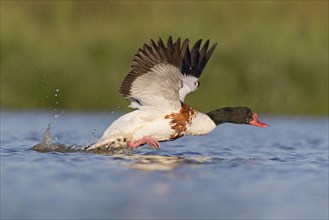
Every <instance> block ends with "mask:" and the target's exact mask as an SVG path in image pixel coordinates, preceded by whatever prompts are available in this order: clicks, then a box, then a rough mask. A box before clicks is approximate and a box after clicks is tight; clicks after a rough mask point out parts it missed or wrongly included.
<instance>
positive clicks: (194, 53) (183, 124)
mask: <svg viewBox="0 0 329 220" xmlns="http://www.w3.org/2000/svg"><path fill="white" fill-rule="evenodd" d="M201 42H202V40H201V39H200V40H198V41H197V42H196V43H195V44H194V46H193V47H192V49H191V50H190V49H189V40H188V39H186V40H184V42H183V43H182V45H181V41H180V38H178V39H177V41H176V42H173V40H172V38H171V37H169V39H168V41H167V45H166V46H165V44H164V43H163V41H162V39H161V38H159V40H158V43H157V44H156V43H155V42H154V41H153V40H151V42H150V44H149V45H147V44H144V46H143V48H142V49H139V50H138V52H137V54H136V55H135V57H134V59H133V64H132V66H131V67H132V69H131V71H130V72H129V73H128V75H127V76H126V77H125V78H124V80H123V82H122V84H121V87H120V93H121V94H122V95H123V96H124V97H125V98H126V99H128V100H129V101H130V106H129V107H131V108H135V109H136V110H134V111H132V112H129V113H127V114H125V115H123V116H121V117H120V118H118V119H117V120H116V121H114V122H113V123H112V124H111V125H110V126H109V127H108V128H107V129H106V131H105V132H104V134H103V136H102V137H101V138H100V139H99V140H98V141H97V142H96V143H95V144H93V145H91V146H90V147H89V148H88V150H95V149H97V148H102V149H108V148H123V147H128V148H137V147H139V146H141V145H143V144H149V146H150V147H151V148H155V149H160V143H159V142H162V141H171V140H175V139H177V138H180V137H182V136H184V135H204V134H207V133H209V132H211V131H212V130H213V129H214V128H215V127H216V126H217V125H219V124H222V123H226V122H229V123H236V124H250V125H254V126H258V127H267V126H268V124H266V123H263V122H260V121H258V116H257V114H256V113H254V112H253V111H252V110H250V109H249V108H247V107H225V108H221V109H217V110H214V111H211V112H208V113H202V112H199V111H197V110H195V109H193V108H192V107H190V106H189V105H188V104H186V103H184V99H185V96H186V95H187V94H188V93H190V92H193V91H195V90H197V89H198V87H199V85H200V83H199V78H200V76H201V74H202V72H203V70H204V68H205V66H206V64H207V62H208V60H209V58H210V57H211V55H212V53H213V52H214V50H215V48H216V45H217V43H215V44H213V45H212V46H211V47H210V49H208V47H209V40H207V41H206V42H205V43H204V45H203V46H202V48H201V47H200V46H201ZM200 48H201V49H200Z"/></svg>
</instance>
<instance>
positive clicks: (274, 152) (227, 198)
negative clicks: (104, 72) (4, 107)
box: [0, 111, 328, 219]
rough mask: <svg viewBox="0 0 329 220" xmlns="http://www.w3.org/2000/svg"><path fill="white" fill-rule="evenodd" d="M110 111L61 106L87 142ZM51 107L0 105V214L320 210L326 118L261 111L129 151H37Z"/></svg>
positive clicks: (126, 215)
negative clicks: (254, 121) (247, 120)
mask: <svg viewBox="0 0 329 220" xmlns="http://www.w3.org/2000/svg"><path fill="white" fill-rule="evenodd" d="M116 117H118V115H117V114H110V113H100V112H88V113H79V112H72V113H69V112H65V113H64V114H62V115H61V116H60V117H59V118H58V120H56V121H55V122H54V123H53V124H52V131H51V132H52V135H53V139H54V140H53V141H54V142H60V143H64V144H66V145H73V144H79V145H85V146H86V145H89V144H91V143H93V142H95V141H96V139H97V137H100V135H101V134H102V132H103V131H104V130H105V129H106V127H107V126H108V125H109V124H110V123H111V122H112V121H113V120H114V119H115V118H116ZM53 119H54V117H53V114H52V113H51V112H38V111H34V112H9V111H1V151H0V153H1V219H136V218H138V219H146V218H148V219H157V218H161V219H164V218H166V219H206V218H212V219H328V118H327V117H274V116H267V117H264V116H263V117H262V115H260V120H262V121H264V122H268V123H269V124H270V125H271V127H269V128H266V129H261V128H256V127H252V126H247V125H243V126H241V125H229V124H225V125H221V126H219V127H217V128H216V129H215V130H214V131H213V132H212V133H210V134H208V135H206V136H202V137H184V138H182V139H179V140H176V141H173V142H166V143H161V150H160V151H155V150H151V149H149V148H147V147H142V148H140V149H138V150H137V151H136V152H134V154H133V155H109V154H106V155H103V154H93V153H85V152H76V153H59V152H50V153H39V152H36V151H33V150H30V149H31V147H32V146H34V145H36V144H37V143H39V142H40V140H41V139H42V137H43V133H44V131H45V129H46V128H47V125H48V123H49V122H51V121H52V120H53Z"/></svg>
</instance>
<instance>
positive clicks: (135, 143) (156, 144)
mask: <svg viewBox="0 0 329 220" xmlns="http://www.w3.org/2000/svg"><path fill="white" fill-rule="evenodd" d="M142 144H148V145H150V147H151V148H153V149H157V150H160V143H159V142H158V141H156V140H155V139H153V138H152V137H150V136H145V137H143V138H142V139H140V140H138V141H129V142H128V147H130V148H137V147H139V146H140V145H142Z"/></svg>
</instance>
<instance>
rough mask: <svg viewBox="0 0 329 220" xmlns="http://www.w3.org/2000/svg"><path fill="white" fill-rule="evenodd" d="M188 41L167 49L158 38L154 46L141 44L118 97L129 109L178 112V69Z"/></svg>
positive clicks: (179, 73) (176, 43) (170, 45)
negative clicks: (171, 110)
mask: <svg viewBox="0 0 329 220" xmlns="http://www.w3.org/2000/svg"><path fill="white" fill-rule="evenodd" d="M187 47H188V40H187V39H186V40H184V42H183V43H182V45H181V43H180V38H178V39H177V41H176V42H175V43H173V41H172V38H171V37H169V39H168V42H167V46H165V45H164V43H163V41H162V40H161V38H159V40H158V44H156V43H155V42H154V41H153V40H151V43H150V45H147V44H144V46H143V49H139V51H138V53H137V54H136V55H135V57H134V59H133V64H132V66H131V67H132V69H131V71H130V72H129V73H128V75H127V76H126V77H125V78H124V80H123V82H122V84H121V87H120V93H121V94H122V95H123V96H124V97H125V98H126V99H129V100H130V101H131V104H130V107H132V108H143V107H151V108H167V109H168V108H169V109H177V108H180V106H181V103H180V100H179V89H180V88H181V87H182V81H181V71H180V70H181V68H182V63H183V58H184V55H185V52H186V49H187Z"/></svg>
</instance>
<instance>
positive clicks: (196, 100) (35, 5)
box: [1, 1, 328, 114]
mask: <svg viewBox="0 0 329 220" xmlns="http://www.w3.org/2000/svg"><path fill="white" fill-rule="evenodd" d="M169 35H172V36H173V37H174V38H175V39H176V38H177V37H181V38H189V39H190V41H191V42H192V43H193V42H194V41H196V40H197V39H199V38H203V39H210V40H211V42H218V46H217V49H216V51H215V53H214V55H213V57H212V58H211V60H210V62H209V63H208V66H207V67H206V69H205V72H204V75H203V76H202V77H201V87H200V89H199V91H198V92H196V93H193V94H190V95H189V96H188V97H187V100H186V101H187V102H188V103H189V104H190V105H192V106H194V107H195V108H197V109H200V110H203V111H207V110H211V109H215V108H219V107H223V106H242V105H244V106H249V107H251V108H252V109H255V111H257V112H267V113H277V114H327V113H328V2H327V1H287V2H286V1H264V2H263V1H231V2H230V1H1V107H2V108H22V109H26V108H55V107H61V108H64V109H83V110H87V109H108V110H110V109H115V108H117V107H118V106H121V107H123V108H126V106H127V104H128V103H127V101H125V100H124V99H123V98H122V97H121V95H120V94H119V92H118V89H119V86H120V83H121V81H122V79H123V78H124V76H125V75H126V74H127V73H128V72H129V71H130V65H131V61H132V59H133V56H134V54H135V53H136V52H137V50H138V49H139V48H140V47H141V46H142V45H143V43H145V42H149V40H150V39H151V38H153V39H157V38H158V37H159V36H161V37H162V38H163V39H166V38H167V37H168V36H169ZM56 89H59V90H60V91H59V92H58V96H55V93H56V92H55V90H56ZM56 102H58V106H57V104H56Z"/></svg>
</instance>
